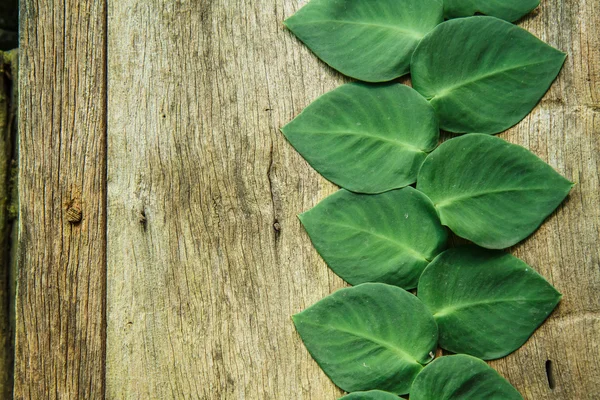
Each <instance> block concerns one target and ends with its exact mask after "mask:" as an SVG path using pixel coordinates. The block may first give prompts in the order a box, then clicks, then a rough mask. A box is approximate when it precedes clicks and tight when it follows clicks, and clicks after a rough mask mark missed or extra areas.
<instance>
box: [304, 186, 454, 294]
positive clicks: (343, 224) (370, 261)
mask: <svg viewBox="0 0 600 400" xmlns="http://www.w3.org/2000/svg"><path fill="white" fill-rule="evenodd" d="M299 218H300V220H301V222H302V224H303V225H304V228H305V229H306V231H307V232H308V235H309V236H310V238H311V240H312V242H313V244H314V246H315V248H316V249H317V251H318V252H319V254H321V256H322V257H323V259H324V260H325V262H327V264H328V265H329V267H330V268H331V269H332V270H333V271H334V272H335V273H336V274H338V275H339V276H340V277H342V278H343V279H344V280H345V281H346V282H348V283H350V284H352V285H358V284H360V283H363V282H383V283H388V284H391V285H396V286H400V287H403V288H405V289H412V288H415V287H416V286H417V281H418V280H419V276H420V275H421V272H422V271H423V269H424V268H425V267H426V266H427V264H429V262H430V261H431V260H433V258H434V257H435V256H436V255H438V254H439V253H440V252H441V251H442V250H443V249H444V248H445V244H446V240H447V237H448V234H447V231H446V229H445V228H444V227H443V226H442V225H441V223H440V221H439V218H438V216H437V213H436V211H435V209H434V208H433V205H432V204H431V201H430V200H429V199H428V198H427V197H426V196H425V195H423V194H422V193H420V192H419V191H417V190H415V189H413V188H412V187H406V188H404V189H400V190H393V191H390V192H386V193H382V194H378V195H362V194H354V193H351V192H348V191H346V190H340V191H338V192H336V193H334V194H333V195H331V196H329V197H327V198H326V199H324V200H323V201H321V202H320V203H319V204H318V205H317V206H315V207H314V208H313V209H311V210H309V211H307V212H305V213H303V214H301V215H300V216H299Z"/></svg>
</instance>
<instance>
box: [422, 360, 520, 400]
mask: <svg viewBox="0 0 600 400" xmlns="http://www.w3.org/2000/svg"><path fill="white" fill-rule="evenodd" d="M410 400H523V397H522V396H521V395H520V394H519V392H517V390H516V389H515V388H514V387H512V385H511V384H510V383H508V382H507V381H506V380H505V379H504V378H503V377H502V376H500V374H498V373H497V372H496V371H494V370H493V369H492V368H490V367H489V366H488V365H487V364H486V363H485V362H483V361H481V360H478V359H477V358H474V357H471V356H467V355H463V354H459V355H454V356H445V357H440V358H438V359H436V360H435V361H434V362H432V363H431V364H429V365H428V366H427V367H426V368H425V369H424V370H423V372H421V373H420V374H419V375H418V376H417V379H415V382H414V384H413V387H412V388H411V391H410Z"/></svg>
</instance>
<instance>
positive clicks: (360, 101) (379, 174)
mask: <svg viewBox="0 0 600 400" xmlns="http://www.w3.org/2000/svg"><path fill="white" fill-rule="evenodd" d="M281 131H282V132H283V134H284V135H285V136H286V137H287V139H288V140H289V141H290V143H291V144H292V145H293V146H294V148H295V149H296V150H298V152H299V153H300V154H302V156H303V157H304V158H305V159H306V160H307V161H308V162H309V163H310V165H312V166H313V168H315V169H316V170H317V171H319V173H320V174H321V175H323V176H324V177H325V178H327V179H329V180H330V181H332V182H333V183H335V184H337V185H339V186H341V187H343V188H345V189H348V190H351V191H353V192H361V193H381V192H385V191H387V190H390V189H395V188H399V187H404V186H407V185H410V184H411V183H414V182H415V181H416V179H417V173H418V172H419V168H420V167H421V164H422V163H423V160H425V157H426V156H427V154H426V152H429V151H431V150H432V149H433V148H435V146H436V145H437V142H438V138H439V127H438V122H437V117H436V115H435V110H434V109H433V107H431V105H430V104H429V103H428V102H427V101H426V100H425V99H424V98H423V97H422V96H421V95H420V94H419V93H417V92H416V91H414V90H413V89H412V88H410V87H408V86H405V85H401V84H389V85H377V86H373V85H365V84H359V83H349V84H346V85H343V86H341V87H339V88H337V89H335V90H333V91H331V92H329V93H327V94H325V95H323V96H321V97H319V98H318V99H317V100H315V101H314V102H313V103H312V104H311V105H309V106H308V107H307V108H306V109H305V110H304V111H303V112H302V113H301V114H300V115H299V116H298V117H296V119H294V120H293V121H292V122H290V123H289V124H287V125H286V126H285V127H283V128H282V129H281Z"/></svg>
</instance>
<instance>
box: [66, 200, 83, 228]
mask: <svg viewBox="0 0 600 400" xmlns="http://www.w3.org/2000/svg"><path fill="white" fill-rule="evenodd" d="M82 215H83V214H82V212H81V207H80V206H79V205H76V204H73V205H72V206H71V207H69V208H67V214H66V217H67V221H69V222H70V223H72V224H78V223H79V222H81V217H82Z"/></svg>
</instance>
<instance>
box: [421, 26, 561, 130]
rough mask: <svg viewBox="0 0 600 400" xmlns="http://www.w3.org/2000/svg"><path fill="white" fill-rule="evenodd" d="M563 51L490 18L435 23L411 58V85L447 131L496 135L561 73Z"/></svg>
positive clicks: (519, 116) (516, 119)
mask: <svg viewBox="0 0 600 400" xmlns="http://www.w3.org/2000/svg"><path fill="white" fill-rule="evenodd" d="M564 60H565V54H564V53H562V52H560V51H558V50H556V49H554V48H552V47H550V46H548V45H547V44H545V43H544V42H542V41H540V40H539V39H537V38H536V37H535V36H533V35H532V34H530V33H529V32H527V31H526V30H524V29H522V28H519V27H518V26H515V25H512V24H510V23H508V22H505V21H502V20H499V19H497V18H493V17H468V18H459V19H455V20H450V21H447V22H444V23H443V24H440V25H439V26H438V27H437V28H435V29H434V30H433V31H432V32H431V33H430V34H428V35H427V36H426V37H425V38H424V39H423V40H422V41H421V43H420V44H419V46H418V47H417V49H416V50H415V53H414V55H413V58H412V65H411V72H412V81H413V87H414V88H415V89H416V90H417V91H418V92H419V93H421V94H422V95H423V96H425V97H426V98H427V99H430V102H431V105H433V107H434V108H435V109H436V111H437V112H438V116H439V118H440V126H441V127H442V129H445V130H447V131H450V132H457V133H464V132H478V133H498V132H501V131H503V130H505V129H508V128H510V127H511V126H513V125H514V124H516V123H517V122H519V121H520V120H522V119H523V118H524V117H525V116H526V115H527V114H528V113H529V112H530V111H531V110H532V109H533V107H535V105H536V104H537V103H538V101H539V100H540V99H541V98H542V96H543V95H544V93H546V91H547V90H548V88H549V87H550V85H551V84H552V81H553V80H554V78H555V77H556V75H557V74H558V72H559V71H560V69H561V67H562V64H563V62H564Z"/></svg>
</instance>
